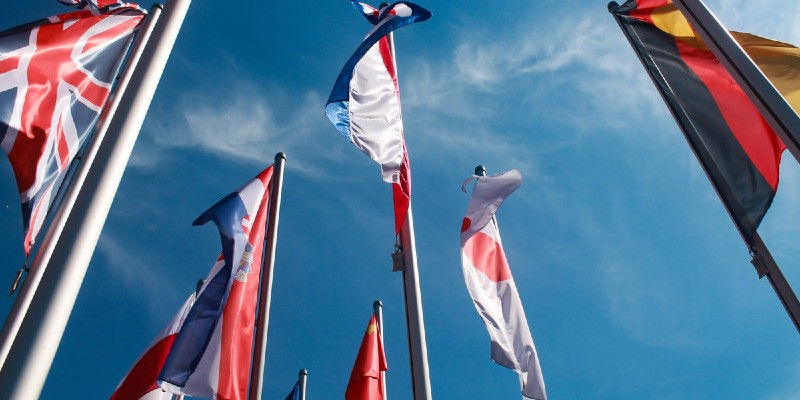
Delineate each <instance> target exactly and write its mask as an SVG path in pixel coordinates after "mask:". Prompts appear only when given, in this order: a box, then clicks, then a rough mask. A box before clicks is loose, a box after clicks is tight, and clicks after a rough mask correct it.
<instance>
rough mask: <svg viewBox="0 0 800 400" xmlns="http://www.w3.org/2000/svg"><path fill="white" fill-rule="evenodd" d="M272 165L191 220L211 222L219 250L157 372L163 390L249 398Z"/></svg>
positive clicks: (204, 395) (200, 395)
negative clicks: (220, 242)
mask: <svg viewBox="0 0 800 400" xmlns="http://www.w3.org/2000/svg"><path fill="white" fill-rule="evenodd" d="M272 171H273V167H272V166H270V167H269V168H267V169H265V170H264V171H262V172H261V173H260V174H258V176H256V177H255V178H254V179H253V180H252V181H250V182H249V183H247V184H246V185H244V186H242V187H241V188H240V189H239V190H237V191H235V192H233V193H231V194H229V195H228V196H226V197H225V198H223V199H222V200H220V201H219V202H218V203H217V204H215V205H214V206H212V207H211V208H209V209H208V210H207V211H206V212H204V213H203V214H202V215H200V217H198V218H197V219H196V220H195V221H194V223H193V224H194V225H203V224H205V223H206V222H208V221H214V223H215V224H216V225H217V228H218V229H219V233H220V238H221V241H222V254H221V255H220V256H219V258H218V259H217V262H216V263H215V264H214V266H213V268H212V269H211V273H210V274H209V275H208V278H207V279H206V283H205V284H204V285H203V287H202V288H201V289H200V292H199V294H198V295H197V300H196V301H195V303H194V306H192V309H191V310H190V311H189V314H188V315H187V316H186V320H185V321H184V323H183V326H182V327H181V329H180V331H179V332H178V336H177V338H176V339H175V343H174V344H173V345H172V350H171V351H170V353H169V356H168V357H167V360H166V362H165V363H164V368H163V369H162V370H161V373H160V375H159V377H158V383H159V385H160V386H161V388H162V389H164V390H166V391H168V392H171V393H176V394H184V395H188V396H192V397H207V398H212V397H213V398H215V399H246V398H247V391H248V383H249V378H250V367H251V364H252V352H253V337H254V333H255V329H254V324H255V320H256V308H257V305H258V290H259V280H260V275H261V269H260V264H261V259H262V255H263V251H264V236H265V225H266V221H267V209H268V205H269V197H270V196H269V193H270V182H271V179H272Z"/></svg>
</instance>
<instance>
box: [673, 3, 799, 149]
mask: <svg viewBox="0 0 800 400" xmlns="http://www.w3.org/2000/svg"><path fill="white" fill-rule="evenodd" d="M674 3H675V6H676V7H678V9H679V10H680V11H681V12H682V13H683V15H684V16H685V17H686V19H687V20H688V21H689V24H691V25H692V27H693V28H694V29H695V31H697V34H698V35H700V38H702V39H703V42H704V43H705V44H706V45H707V46H708V48H709V50H711V52H712V53H714V55H715V56H716V57H717V59H718V60H719V61H720V63H722V65H723V66H725V69H727V70H728V72H729V73H730V74H731V76H733V79H734V80H736V83H738V84H739V86H741V87H742V90H744V92H745V93H746V94H747V96H748V97H749V98H750V101H752V102H753V105H755V106H756V108H758V110H759V111H760V112H761V115H762V116H763V117H764V119H765V120H766V121H767V123H768V124H769V126H770V127H771V128H772V130H773V131H775V133H776V134H777V135H778V137H780V138H781V140H782V141H783V143H785V144H786V147H787V148H788V149H789V151H790V152H791V153H792V155H793V156H794V158H795V159H796V160H797V161H798V162H800V118H798V117H797V113H796V112H795V111H794V109H792V107H791V106H790V105H789V103H787V102H786V99H785V98H784V97H783V96H782V95H781V94H780V93H779V92H778V90H777V89H775V87H774V86H773V85H772V83H771V82H770V81H769V80H768V79H767V77H766V76H764V74H763V73H762V72H761V70H760V69H759V68H758V66H756V65H755V63H753V60H751V59H750V57H749V56H748V55H747V53H745V51H744V50H743V49H742V47H741V46H739V43H737V42H736V40H734V39H733V36H731V34H730V32H728V31H727V30H725V28H724V27H723V26H722V24H721V23H720V22H719V20H717V18H716V17H715V16H714V14H712V13H711V11H709V10H708V8H707V7H706V6H705V4H703V2H702V1H701V0H674Z"/></svg>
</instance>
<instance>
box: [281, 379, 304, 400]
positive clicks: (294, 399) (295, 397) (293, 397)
mask: <svg viewBox="0 0 800 400" xmlns="http://www.w3.org/2000/svg"><path fill="white" fill-rule="evenodd" d="M285 400H300V382H297V383H295V384H294V387H293V388H292V391H291V392H289V394H288V395H287V396H286V399H285Z"/></svg>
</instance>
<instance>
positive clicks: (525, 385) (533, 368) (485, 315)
mask: <svg viewBox="0 0 800 400" xmlns="http://www.w3.org/2000/svg"><path fill="white" fill-rule="evenodd" d="M472 181H476V182H475V188H474V189H473V192H472V199H471V200H470V202H469V206H468V208H467V213H466V216H465V217H464V222H463V224H462V227H461V264H462V267H463V271H464V280H465V281H466V284H467V290H468V291H469V294H470V296H471V297H472V302H473V303H474V304H475V308H476V309H477V311H478V314H479V315H480V316H481V318H482V319H483V322H484V323H485V325H486V329H487V330H488V331H489V336H490V337H491V340H492V345H491V348H492V360H494V361H495V362H496V363H498V364H500V365H502V366H504V367H506V368H510V369H513V370H515V371H517V373H518V374H519V378H520V383H521V386H522V395H523V396H525V397H528V398H531V399H536V400H546V399H547V394H546V392H545V387H544V377H543V376H542V370H541V367H540V366H539V356H538V355H537V353H536V347H534V345H533V338H532V337H531V331H530V329H529V328H528V320H527V318H525V310H523V309H522V301H521V300H520V297H519V292H518V291H517V286H516V285H515V284H514V278H513V277H512V276H511V269H510V268H509V266H508V261H507V260H506V256H505V253H504V252H503V245H502V243H501V241H500V232H499V231H498V230H497V226H496V223H495V221H494V215H495V213H496V212H497V209H498V208H499V207H500V205H501V204H502V203H503V200H505V199H506V197H508V196H509V195H510V194H511V193H513V192H514V191H515V190H517V188H518V187H519V185H520V183H521V182H522V176H521V175H520V173H519V172H518V171H516V170H511V171H508V172H504V173H502V174H498V175H491V176H472V177H470V178H469V179H467V180H466V181H465V182H464V186H462V188H461V190H464V191H466V188H465V187H466V185H467V184H469V183H470V182H472Z"/></svg>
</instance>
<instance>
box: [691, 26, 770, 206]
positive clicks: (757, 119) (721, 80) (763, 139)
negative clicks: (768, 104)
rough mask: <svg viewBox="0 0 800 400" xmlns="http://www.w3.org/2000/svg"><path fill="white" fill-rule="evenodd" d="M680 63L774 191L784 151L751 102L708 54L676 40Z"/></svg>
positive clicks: (713, 57)
mask: <svg viewBox="0 0 800 400" xmlns="http://www.w3.org/2000/svg"><path fill="white" fill-rule="evenodd" d="M675 42H676V45H677V48H678V53H679V54H680V56H681V58H682V59H683V62H685V63H686V65H687V66H688V67H689V68H690V69H691V70H692V72H694V73H695V75H697V77H698V78H700V80H701V81H702V82H703V83H704V84H705V86H706V87H707V88H708V91H709V92H710V93H711V96H712V97H713V98H714V101H716V103H717V106H718V107H719V110H720V113H721V114H722V118H723V119H724V120H725V122H726V123H727V124H728V127H729V128H730V130H731V132H732V133H733V135H734V136H735V137H736V140H737V141H738V142H739V144H740V145H741V146H742V149H743V150H744V152H745V153H746V154H747V156H748V157H749V158H750V160H751V161H752V162H753V165H755V167H756V169H758V171H759V172H760V173H761V175H762V176H763V177H764V179H765V180H766V181H767V183H769V185H770V186H771V187H772V190H773V191H775V190H776V189H777V188H778V175H779V167H780V157H781V153H782V152H783V150H784V149H785V148H786V146H784V144H783V142H781V140H780V139H778V136H777V135H775V133H774V132H773V131H772V129H771V128H770V127H769V125H768V124H767V122H766V121H765V120H764V118H763V117H762V116H761V113H760V112H758V109H756V107H755V106H754V105H753V103H752V102H751V101H750V99H749V98H748V97H747V95H746V94H745V93H744V91H743V90H742V88H741V86H739V85H738V84H737V83H736V81H735V80H734V79H733V77H732V76H731V75H730V74H729V73H728V71H727V70H726V69H725V67H724V66H723V65H722V64H721V63H720V62H719V61H718V60H717V58H716V57H715V56H714V54H713V53H711V51H708V50H699V49H696V48H694V47H691V46H689V45H687V44H685V43H683V42H682V41H680V40H676V41H675Z"/></svg>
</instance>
